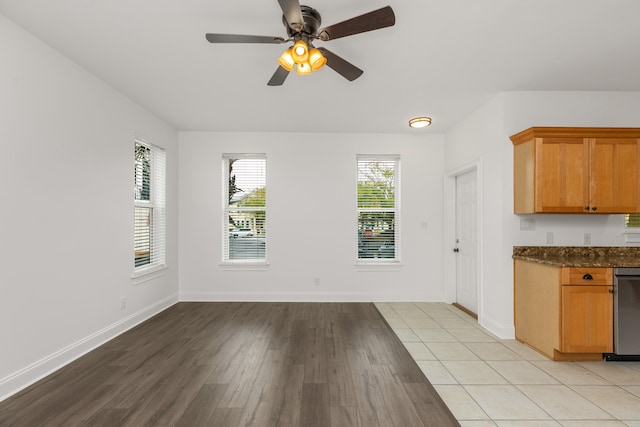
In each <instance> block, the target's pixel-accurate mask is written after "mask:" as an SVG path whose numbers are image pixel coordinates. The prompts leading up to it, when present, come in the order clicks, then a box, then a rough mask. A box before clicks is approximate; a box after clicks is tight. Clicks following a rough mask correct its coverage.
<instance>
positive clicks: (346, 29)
mask: <svg viewBox="0 0 640 427" xmlns="http://www.w3.org/2000/svg"><path fill="white" fill-rule="evenodd" d="M395 23H396V15H395V14H394V13H393V9H391V6H386V7H383V8H382V9H378V10H374V11H372V12H369V13H365V14H364V15H360V16H356V17H355V18H351V19H347V20H346V21H342V22H339V23H337V24H334V25H331V26H329V27H325V28H321V29H320V30H319V31H318V34H319V35H318V38H319V39H320V40H322V41H329V40H335V39H339V38H340V37H346V36H351V35H354V34H360V33H364V32H367V31H373V30H378V29H380V28H386V27H391V26H393V25H394V24H395Z"/></svg>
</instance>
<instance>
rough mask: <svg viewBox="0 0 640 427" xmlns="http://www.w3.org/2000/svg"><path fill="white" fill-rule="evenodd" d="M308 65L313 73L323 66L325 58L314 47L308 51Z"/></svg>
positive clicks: (325, 61)
mask: <svg viewBox="0 0 640 427" xmlns="http://www.w3.org/2000/svg"><path fill="white" fill-rule="evenodd" d="M309 63H310V64H311V69H312V70H313V71H318V70H319V69H320V68H322V67H324V66H325V64H326V63H327V58H325V57H324V55H323V54H322V52H320V50H318V49H316V48H315V47H314V48H313V49H311V50H310V51H309Z"/></svg>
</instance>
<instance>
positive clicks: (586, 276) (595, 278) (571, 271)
mask: <svg viewBox="0 0 640 427" xmlns="http://www.w3.org/2000/svg"><path fill="white" fill-rule="evenodd" d="M562 284H563V285H613V268H605V267H563V268H562Z"/></svg>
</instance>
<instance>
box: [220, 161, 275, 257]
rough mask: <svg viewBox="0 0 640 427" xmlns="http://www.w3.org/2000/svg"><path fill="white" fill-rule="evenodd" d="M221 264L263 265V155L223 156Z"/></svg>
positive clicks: (264, 204)
mask: <svg viewBox="0 0 640 427" xmlns="http://www.w3.org/2000/svg"><path fill="white" fill-rule="evenodd" d="M222 170H223V179H222V182H223V192H222V194H223V203H222V206H223V213H222V233H223V239H222V242H223V245H222V246H223V248H222V252H223V262H230V263H251V262H265V261H266V255H267V253H266V252H267V247H266V238H267V223H266V220H267V185H266V184H267V159H266V156H265V155H264V154H225V155H223V169H222Z"/></svg>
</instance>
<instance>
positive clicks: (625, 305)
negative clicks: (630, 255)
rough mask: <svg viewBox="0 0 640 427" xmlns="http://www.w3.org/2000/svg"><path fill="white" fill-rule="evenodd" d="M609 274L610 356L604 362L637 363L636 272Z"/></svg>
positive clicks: (639, 286) (639, 309)
mask: <svg viewBox="0 0 640 427" xmlns="http://www.w3.org/2000/svg"><path fill="white" fill-rule="evenodd" d="M613 274H614V279H613V295H614V297H613V353H607V354H605V359H606V360H640V268H614V269H613Z"/></svg>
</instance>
